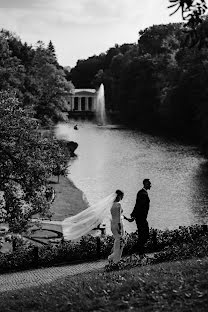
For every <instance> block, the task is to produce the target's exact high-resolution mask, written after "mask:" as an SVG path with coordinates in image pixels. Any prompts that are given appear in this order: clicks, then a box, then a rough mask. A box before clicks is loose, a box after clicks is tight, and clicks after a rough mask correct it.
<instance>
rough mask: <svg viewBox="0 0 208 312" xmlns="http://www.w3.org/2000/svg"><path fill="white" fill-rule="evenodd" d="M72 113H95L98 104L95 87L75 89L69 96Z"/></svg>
mask: <svg viewBox="0 0 208 312" xmlns="http://www.w3.org/2000/svg"><path fill="white" fill-rule="evenodd" d="M69 104H70V114H72V115H73V113H74V114H76V113H78V114H79V113H81V114H82V113H83V114H87V113H92V114H93V113H94V112H95V111H96V106H97V91H96V90H95V89H73V90H72V91H71V93H70V96H69Z"/></svg>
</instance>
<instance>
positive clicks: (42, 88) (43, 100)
mask: <svg viewBox="0 0 208 312" xmlns="http://www.w3.org/2000/svg"><path fill="white" fill-rule="evenodd" d="M8 89H11V90H15V92H16V95H17V97H18V98H19V100H20V101H21V104H22V106H23V107H25V108H27V109H30V110H31V111H32V110H33V111H34V113H35V117H36V118H38V119H39V120H40V121H41V123H42V124H44V125H50V124H53V123H54V122H57V121H60V120H62V121H63V120H67V117H66V116H67V112H68V110H69V104H68V98H69V92H70V90H71V89H72V85H71V83H70V82H68V81H67V80H66V73H65V71H64V69H63V68H62V67H61V66H60V65H59V64H58V61H57V58H56V53H55V47H54V45H53V43H52V42H51V41H50V42H49V44H48V46H47V47H45V44H44V43H43V42H41V41H38V42H37V45H36V46H35V47H32V46H29V45H28V44H27V43H22V42H21V39H20V38H19V37H17V36H16V35H15V34H13V33H11V32H9V31H7V30H4V29H2V30H1V32H0V90H8Z"/></svg>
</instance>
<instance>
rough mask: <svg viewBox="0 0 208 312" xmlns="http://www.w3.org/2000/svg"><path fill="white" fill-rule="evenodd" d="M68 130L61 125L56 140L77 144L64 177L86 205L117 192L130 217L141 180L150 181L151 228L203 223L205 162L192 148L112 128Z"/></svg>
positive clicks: (207, 219)
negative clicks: (120, 193)
mask: <svg viewBox="0 0 208 312" xmlns="http://www.w3.org/2000/svg"><path fill="white" fill-rule="evenodd" d="M73 126H74V124H71V125H70V124H60V125H59V126H58V127H57V136H58V137H59V138H63V137H64V138H65V139H67V140H72V141H76V142H77V143H78V144H79V146H78V148H77V150H76V153H77V156H78V157H77V158H75V159H73V160H72V161H70V168H69V172H70V174H69V177H70V179H71V180H72V181H73V182H74V184H75V185H76V186H77V187H78V188H80V189H81V190H82V191H83V192H84V194H85V196H86V198H87V200H88V202H89V203H90V204H93V203H96V202H98V201H99V200H100V199H102V198H104V197H106V196H107V195H109V194H110V193H112V192H114V191H115V190H116V189H121V190H123V191H124V193H125V195H124V199H123V200H122V202H121V204H122V207H123V210H124V213H125V215H127V216H129V215H130V213H131V211H132V209H133V207H134V204H135V199H136V194H137V191H138V190H139V189H140V188H142V186H143V185H142V181H143V179H144V178H149V179H150V180H151V182H152V188H151V190H150V191H149V197H150V201H151V202H150V210H149V215H148V221H149V225H150V226H151V227H154V228H158V229H166V228H169V229H172V228H176V227H178V226H180V225H186V226H187V225H192V224H196V223H198V224H204V223H208V209H207V207H208V170H207V161H206V159H205V158H204V157H203V156H201V155H200V153H199V152H198V150H197V148H196V147H195V146H186V145H183V144H180V143H176V142H171V141H170V140H167V139H163V138H161V137H158V136H152V135H148V134H144V133H141V132H138V131H134V130H129V129H122V128H119V127H118V128H117V127H116V126H107V127H102V126H97V125H95V124H92V123H90V122H84V121H83V122H80V121H79V123H78V127H79V130H78V131H76V130H74V129H73ZM125 228H126V230H127V232H131V231H134V230H136V226H135V223H134V222H133V223H129V222H127V221H125Z"/></svg>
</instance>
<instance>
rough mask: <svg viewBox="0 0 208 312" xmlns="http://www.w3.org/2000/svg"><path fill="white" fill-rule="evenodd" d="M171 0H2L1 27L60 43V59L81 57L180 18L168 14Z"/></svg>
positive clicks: (67, 63) (32, 40) (30, 38)
mask: <svg viewBox="0 0 208 312" xmlns="http://www.w3.org/2000/svg"><path fill="white" fill-rule="evenodd" d="M168 5H169V2H168V0H0V28H5V29H7V30H10V31H12V32H15V33H16V34H17V35H18V36H20V38H21V39H22V41H23V42H25V41H26V42H27V43H29V44H35V43H36V42H37V41H38V40H41V41H43V42H44V43H46V44H48V42H49V40H52V42H53V44H54V45H55V49H56V54H57V57H58V61H59V63H60V64H61V65H63V66H71V67H73V66H75V64H76V62H77V60H78V59H85V58H88V57H89V56H92V55H95V54H96V55H98V54H100V53H102V52H106V51H107V50H108V49H109V48H110V47H112V46H114V45H115V44H116V43H117V44H123V43H134V42H137V40H138V31H139V30H141V29H144V28H146V27H148V26H151V25H153V24H165V23H172V22H181V16H180V14H176V15H173V16H172V17H170V16H169V14H170V13H171V11H170V9H167V6H168Z"/></svg>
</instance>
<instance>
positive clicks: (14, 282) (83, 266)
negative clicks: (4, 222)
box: [0, 253, 155, 293]
mask: <svg viewBox="0 0 208 312" xmlns="http://www.w3.org/2000/svg"><path fill="white" fill-rule="evenodd" d="M154 255H155V253H150V254H147V258H145V259H146V260H145V259H144V263H143V264H142V263H141V264H142V265H146V264H148V263H149V262H148V261H147V259H149V260H150V259H152V258H153V257H154ZM123 259H125V263H127V261H128V260H129V261H130V263H131V262H132V261H134V260H135V259H136V261H138V257H137V256H136V258H135V255H134V254H133V255H131V256H126V257H124V258H123ZM142 261H143V260H142ZM107 263H108V261H107V260H98V261H94V262H84V263H79V264H68V265H66V264H65V265H62V266H52V267H49V268H39V269H33V270H27V271H22V272H15V273H6V274H2V275H0V293H1V292H4V291H9V290H17V289H22V288H29V287H32V286H39V285H43V284H47V283H50V282H52V281H54V280H56V279H59V278H62V277H66V276H71V275H76V274H82V273H87V272H92V271H97V270H101V269H104V267H105V265H106V264H107ZM137 263H138V262H137Z"/></svg>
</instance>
